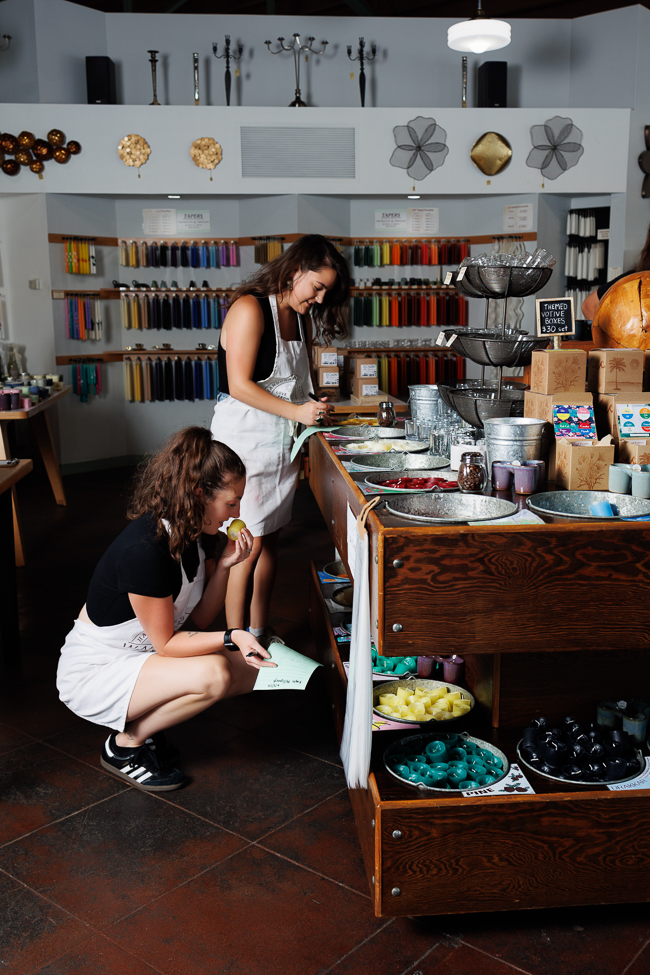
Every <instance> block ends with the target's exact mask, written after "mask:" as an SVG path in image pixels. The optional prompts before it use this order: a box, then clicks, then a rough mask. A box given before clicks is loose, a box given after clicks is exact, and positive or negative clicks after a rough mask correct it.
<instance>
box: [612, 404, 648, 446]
mask: <svg viewBox="0 0 650 975" xmlns="http://www.w3.org/2000/svg"><path fill="white" fill-rule="evenodd" d="M648 398H649V399H650V397H648ZM616 415H617V417H618V432H619V434H620V436H621V439H629V438H630V437H647V436H648V434H650V403H619V402H617V403H616Z"/></svg>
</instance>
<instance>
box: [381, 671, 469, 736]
mask: <svg viewBox="0 0 650 975" xmlns="http://www.w3.org/2000/svg"><path fill="white" fill-rule="evenodd" d="M398 687H408V688H413V689H414V690H415V688H416V687H426V689H427V690H429V691H438V690H440V688H441V687H446V688H447V690H449V691H460V692H461V694H462V695H463V696H464V698H465V700H468V701H469V703H470V705H471V706H470V709H469V711H468V712H467V713H468V714H469V713H470V712H471V711H472V708H473V707H474V705H475V704H476V701H475V700H474V695H473V694H470V692H469V691H468V690H466V689H465V688H464V687H459V685H458V684H449V683H448V682H447V681H445V680H428V679H427V678H425V677H418V676H417V674H416V675H414V676H413V677H411V678H408V679H402V680H394V679H393V681H392V682H391V683H390V684H382V685H381V687H375V688H373V691H372V710H373V712H374V713H375V714H376V715H378V716H379V717H380V718H388V719H389V720H390V721H399V722H400V724H411V725H413V726H414V727H416V728H419V727H420V725H421V724H427V725H431V722H433V725H432V727H434V728H438V729H439V730H440V731H441V732H442V731H443V730H444V728H443V727H442V726H443V725H444V726H445V727H446V726H447V725H449V724H454V723H455V722H456V721H460V719H461V718H464V717H465V715H464V714H461V715H459V716H458V717H457V718H446V719H445V720H444V721H436V720H435V718H431V721H426V722H425V721H411V720H410V719H409V718H396V717H393V716H391V715H388V714H383V712H382V711H378V710H377V705H378V704H379V695H380V694H397V688H398Z"/></svg>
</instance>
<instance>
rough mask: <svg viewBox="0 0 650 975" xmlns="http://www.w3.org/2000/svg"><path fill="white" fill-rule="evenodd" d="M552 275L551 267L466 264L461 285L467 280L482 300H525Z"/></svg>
mask: <svg viewBox="0 0 650 975" xmlns="http://www.w3.org/2000/svg"><path fill="white" fill-rule="evenodd" d="M552 273H553V268H552V267H516V266H515V265H511V264H492V265H480V264H468V265H467V270H466V271H465V274H464V276H463V279H462V281H461V284H462V283H463V281H465V279H467V284H468V285H469V287H471V288H473V289H474V290H475V291H478V293H479V294H481V295H483V297H484V298H525V297H526V295H533V294H535V292H536V291H539V290H540V288H543V287H544V285H545V284H546V282H547V281H548V279H549V278H550V276H551V274H552Z"/></svg>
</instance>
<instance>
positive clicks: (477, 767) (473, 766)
mask: <svg viewBox="0 0 650 975" xmlns="http://www.w3.org/2000/svg"><path fill="white" fill-rule="evenodd" d="M467 764H468V765H469V770H470V773H471V774H472V775H475V776H476V775H485V774H486V772H487V768H486V766H485V765H484V764H483V762H478V761H477V760H476V759H472V758H468V759H467Z"/></svg>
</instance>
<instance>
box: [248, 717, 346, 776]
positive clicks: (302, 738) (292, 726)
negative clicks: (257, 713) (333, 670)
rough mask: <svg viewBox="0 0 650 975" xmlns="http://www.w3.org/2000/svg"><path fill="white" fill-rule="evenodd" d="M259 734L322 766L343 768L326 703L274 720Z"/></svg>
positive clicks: (263, 727) (261, 729)
mask: <svg viewBox="0 0 650 975" xmlns="http://www.w3.org/2000/svg"><path fill="white" fill-rule="evenodd" d="M258 734H260V735H261V736H264V738H265V740H268V741H273V742H278V743H281V744H283V745H286V746H288V747H289V748H295V749H296V751H299V752H304V754H305V755H312V756H313V757H314V758H320V759H322V760H323V761H324V762H331V763H333V764H334V765H339V766H342V765H343V763H342V761H341V755H340V752H339V744H338V741H337V740H336V734H335V732H334V724H333V722H332V711H331V705H330V704H329V702H327V701H316V702H312V703H311V704H310V703H307V704H304V705H303V706H302V707H301V708H299V709H298V710H297V711H293V712H292V713H291V714H288V715H281V716H280V717H276V718H274V719H273V720H272V721H269V722H268V723H267V724H265V725H262V726H261V727H260V728H259V729H258Z"/></svg>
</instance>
